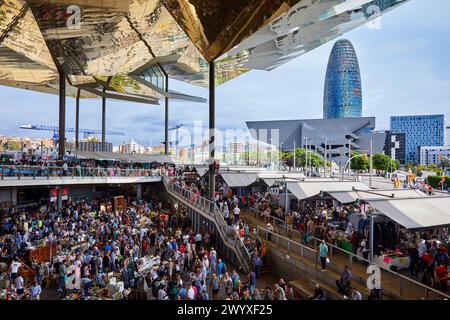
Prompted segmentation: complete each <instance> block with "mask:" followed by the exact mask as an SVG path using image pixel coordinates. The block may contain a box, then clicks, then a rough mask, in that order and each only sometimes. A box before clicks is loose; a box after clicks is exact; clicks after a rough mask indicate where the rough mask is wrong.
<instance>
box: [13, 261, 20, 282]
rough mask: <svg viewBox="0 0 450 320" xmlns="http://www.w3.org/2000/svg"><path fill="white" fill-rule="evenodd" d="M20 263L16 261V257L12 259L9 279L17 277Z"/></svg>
mask: <svg viewBox="0 0 450 320" xmlns="http://www.w3.org/2000/svg"><path fill="white" fill-rule="evenodd" d="M21 265H22V264H21V263H20V262H19V261H17V260H16V259H13V261H12V263H11V280H13V281H14V280H15V279H16V278H17V277H18V273H19V268H20V266H21Z"/></svg>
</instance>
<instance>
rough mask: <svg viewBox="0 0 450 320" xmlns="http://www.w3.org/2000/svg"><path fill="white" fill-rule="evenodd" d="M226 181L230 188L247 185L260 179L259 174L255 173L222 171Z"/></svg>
mask: <svg viewBox="0 0 450 320" xmlns="http://www.w3.org/2000/svg"><path fill="white" fill-rule="evenodd" d="M220 176H221V177H222V178H223V180H225V183H226V184H227V185H228V186H229V187H230V188H236V187H247V186H249V185H251V184H252V183H254V182H255V181H256V180H257V179H258V175H257V174H253V173H226V172H223V173H220Z"/></svg>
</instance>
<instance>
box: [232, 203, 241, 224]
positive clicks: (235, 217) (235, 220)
mask: <svg viewBox="0 0 450 320" xmlns="http://www.w3.org/2000/svg"><path fill="white" fill-rule="evenodd" d="M233 214H234V222H235V223H237V222H238V221H239V215H240V214H241V209H239V207H238V205H235V206H234V209H233Z"/></svg>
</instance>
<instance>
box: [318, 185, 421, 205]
mask: <svg viewBox="0 0 450 320" xmlns="http://www.w3.org/2000/svg"><path fill="white" fill-rule="evenodd" d="M356 190H358V191H346V192H342V191H337V192H327V193H328V194H329V195H330V196H332V197H333V198H334V199H336V200H337V201H339V202H340V203H351V202H355V201H356V200H358V199H359V200H371V199H389V198H388V197H392V198H393V199H404V198H417V197H426V196H427V195H426V194H425V193H423V192H421V191H419V190H413V189H389V190H386V189H382V190H378V189H377V190H371V191H370V192H367V191H359V190H360V189H359V188H356ZM362 190H367V189H362Z"/></svg>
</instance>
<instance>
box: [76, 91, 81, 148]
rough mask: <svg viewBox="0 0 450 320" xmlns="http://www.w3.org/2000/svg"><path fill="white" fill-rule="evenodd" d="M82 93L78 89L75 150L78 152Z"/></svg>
mask: <svg viewBox="0 0 450 320" xmlns="http://www.w3.org/2000/svg"><path fill="white" fill-rule="evenodd" d="M80 93H81V89H78V90H77V97H76V100H75V150H78V144H79V142H80Z"/></svg>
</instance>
